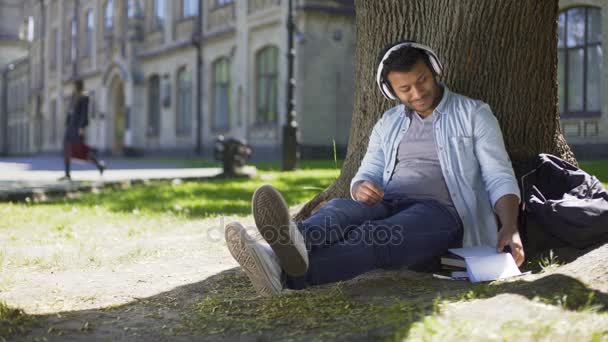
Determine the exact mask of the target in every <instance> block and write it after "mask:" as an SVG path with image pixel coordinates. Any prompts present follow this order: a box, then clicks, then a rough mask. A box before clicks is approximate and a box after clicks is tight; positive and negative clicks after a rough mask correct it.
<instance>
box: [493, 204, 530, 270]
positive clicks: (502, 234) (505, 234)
mask: <svg viewBox="0 0 608 342" xmlns="http://www.w3.org/2000/svg"><path fill="white" fill-rule="evenodd" d="M494 210H495V211H496V214H497V215H498V218H499V219H500V223H501V227H500V230H499V231H498V242H497V243H496V250H497V251H498V252H502V251H503V249H504V248H505V246H509V247H510V248H511V254H512V255H513V259H515V263H516V264H517V266H521V264H522V263H523V262H524V259H525V254H524V247H523V245H522V243H521V238H520V236H519V230H518V228H517V217H518V215H519V198H518V197H517V196H515V195H505V196H502V197H501V198H500V199H498V201H497V202H496V206H495V207H494Z"/></svg>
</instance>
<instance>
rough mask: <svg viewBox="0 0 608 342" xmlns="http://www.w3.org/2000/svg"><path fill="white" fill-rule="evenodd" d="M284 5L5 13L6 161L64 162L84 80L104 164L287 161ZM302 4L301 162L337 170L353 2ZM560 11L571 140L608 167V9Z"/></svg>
mask: <svg viewBox="0 0 608 342" xmlns="http://www.w3.org/2000/svg"><path fill="white" fill-rule="evenodd" d="M287 1H288V0H203V6H202V7H203V8H202V9H201V13H202V16H201V21H200V22H199V21H198V0H173V1H170V0H0V153H3V154H23V153H38V152H56V151H58V150H60V148H61V140H62V139H61V138H62V135H63V126H64V125H63V124H64V120H65V113H66V105H67V103H69V98H70V94H71V81H72V80H73V79H75V78H82V79H84V80H85V87H86V88H87V90H88V91H89V93H90V96H91V99H92V101H91V102H90V104H91V108H90V109H91V110H90V113H91V114H90V125H89V128H88V131H87V137H88V141H89V142H90V143H91V144H92V145H93V146H95V147H97V148H100V149H102V150H104V151H106V152H111V153H113V154H117V155H120V154H124V153H128V152H134V153H155V152H159V151H160V152H166V153H175V152H178V151H183V152H191V151H193V150H194V149H196V146H197V143H198V141H199V139H200V141H201V142H202V146H203V148H204V149H205V150H206V151H207V152H209V149H211V148H212V146H213V141H214V139H215V137H216V135H217V134H228V135H231V136H235V137H238V138H244V139H247V140H248V141H249V142H250V143H251V144H252V145H254V146H255V147H256V150H257V151H259V152H260V153H261V152H263V151H266V152H271V155H274V154H275V153H276V155H277V156H278V153H277V152H278V151H279V150H280V146H281V145H280V144H281V128H282V126H283V124H284V122H285V116H286V115H285V111H286V98H285V97H286V86H285V84H286V82H287V79H286V78H287V76H286V70H287V59H286V54H287V51H286V45H287V29H286V20H287ZM294 2H295V3H296V11H295V13H296V25H297V32H296V68H295V73H296V80H297V88H296V110H297V113H298V117H297V119H298V123H299V127H300V133H301V142H302V144H303V148H302V149H303V151H304V152H305V155H306V154H308V155H313V154H314V152H320V153H321V154H317V156H321V157H323V156H325V157H327V156H331V153H330V151H329V149H330V147H331V145H332V141H333V140H335V141H336V143H337V144H338V146H346V144H347V141H348V133H349V130H350V129H349V128H350V127H349V126H350V115H351V111H352V105H353V89H354V86H353V83H354V32H355V30H354V8H353V1H352V0H326V1H324V0H294ZM559 6H560V14H559V16H558V18H557V22H558V32H559V39H558V63H559V64H558V83H559V99H560V103H559V109H560V114H561V123H562V130H563V132H564V134H565V136H566V139H567V140H568V142H569V143H570V145H571V146H572V147H573V148H574V150H575V152H576V153H577V156H578V157H579V158H586V157H598V156H600V157H605V156H607V155H608V148H606V147H607V144H608V87H606V84H608V83H607V82H608V69H607V68H604V67H603V64H604V61H603V56H605V55H606V52H608V44H606V42H605V41H604V40H605V39H606V37H608V12H607V11H608V3H607V2H606V1H604V0H560V1H559ZM199 23H200V25H199ZM199 32H200V34H199ZM198 37H200V40H199V39H197V38H198ZM198 41H200V45H197V42H198ZM198 46H200V48H201V53H202V72H201V79H202V84H201V88H202V89H201V92H200V93H199V94H198V96H197V87H196V85H197V83H196V80H197V74H196V70H197V57H196V56H197V47H198ZM551 61H553V59H552V58H548V62H551ZM15 94H17V95H18V96H14V95H15ZM24 95H25V97H24ZM199 97H200V100H201V102H202V106H201V108H202V110H201V120H200V122H199V117H198V111H197V106H196V103H197V98H199ZM24 99H25V100H24ZM24 101H25V102H24ZM9 102H10V103H9ZM199 128H200V129H199ZM272 152H274V153H272Z"/></svg>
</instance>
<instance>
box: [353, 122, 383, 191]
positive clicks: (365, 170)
mask: <svg viewBox="0 0 608 342" xmlns="http://www.w3.org/2000/svg"><path fill="white" fill-rule="evenodd" d="M382 124H383V118H381V119H380V120H378V122H377V123H376V125H374V128H373V129H372V134H371V136H370V138H369V143H368V145H367V152H365V156H364V157H363V161H361V166H360V167H359V170H358V171H357V174H356V175H355V177H353V179H352V180H351V182H350V196H351V197H352V199H354V200H355V197H354V196H353V186H354V185H355V184H356V183H358V182H361V181H368V182H371V183H374V184H376V185H377V186H378V187H382V171H383V170H384V151H383V150H382V137H381V134H380V132H381V130H382Z"/></svg>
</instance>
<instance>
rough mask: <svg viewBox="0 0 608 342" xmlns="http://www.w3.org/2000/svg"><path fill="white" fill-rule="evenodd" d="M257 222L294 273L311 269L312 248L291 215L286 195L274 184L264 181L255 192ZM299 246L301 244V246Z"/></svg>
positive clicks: (270, 243) (280, 257) (288, 269)
mask: <svg viewBox="0 0 608 342" xmlns="http://www.w3.org/2000/svg"><path fill="white" fill-rule="evenodd" d="M252 211H253V217H254V219H255V224H256V226H257V227H258V230H259V231H260V234H262V237H264V239H265V240H266V241H267V242H268V244H269V245H270V247H271V248H272V249H273V250H274V252H275V254H276V255H277V257H278V259H279V263H280V264H281V267H282V268H283V270H284V271H285V273H287V274H289V275H290V276H302V275H304V274H306V271H308V252H307V251H306V247H305V245H304V238H303V237H302V234H301V233H300V231H299V230H298V228H297V227H296V226H295V224H294V223H293V222H292V221H291V218H290V217H289V208H288V207H287V203H285V200H284V199H283V196H281V194H280V193H279V191H277V190H276V189H275V188H274V187H272V186H271V185H263V186H261V187H260V188H258V189H257V190H256V191H255V193H254V194H253V201H252ZM298 247H299V248H298Z"/></svg>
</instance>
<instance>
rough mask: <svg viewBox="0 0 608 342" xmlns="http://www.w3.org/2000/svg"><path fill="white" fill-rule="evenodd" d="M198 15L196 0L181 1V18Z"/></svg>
mask: <svg viewBox="0 0 608 342" xmlns="http://www.w3.org/2000/svg"><path fill="white" fill-rule="evenodd" d="M197 15H198V0H182V18H190V17H196V16H197Z"/></svg>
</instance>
